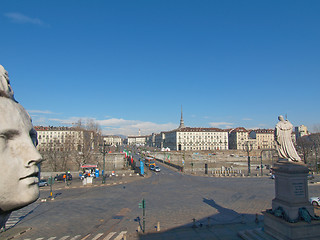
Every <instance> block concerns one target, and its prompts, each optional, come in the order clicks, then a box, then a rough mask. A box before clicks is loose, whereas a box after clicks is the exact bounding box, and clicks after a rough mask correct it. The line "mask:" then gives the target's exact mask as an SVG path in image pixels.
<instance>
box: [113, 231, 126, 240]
mask: <svg viewBox="0 0 320 240" xmlns="http://www.w3.org/2000/svg"><path fill="white" fill-rule="evenodd" d="M126 233H127V231H122V232H121V233H120V234H119V235H118V236H117V237H116V238H115V239H114V240H121V239H122V237H123V235H125V234H126Z"/></svg>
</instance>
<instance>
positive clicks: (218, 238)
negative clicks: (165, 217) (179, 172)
mask: <svg viewBox="0 0 320 240" xmlns="http://www.w3.org/2000/svg"><path fill="white" fill-rule="evenodd" d="M262 227H263V222H259V223H255V222H250V223H232V224H219V225H209V226H208V225H203V226H202V227H200V226H197V227H195V228H194V227H192V226H182V227H178V228H174V229H171V230H167V231H163V232H161V231H160V232H153V233H146V234H141V235H139V236H138V238H137V239H141V240H161V239H166V240H185V239H192V240H206V239H208V240H209V239H210V240H236V239H239V240H240V239H242V238H241V237H240V236H238V232H240V231H243V230H249V229H256V228H262Z"/></svg>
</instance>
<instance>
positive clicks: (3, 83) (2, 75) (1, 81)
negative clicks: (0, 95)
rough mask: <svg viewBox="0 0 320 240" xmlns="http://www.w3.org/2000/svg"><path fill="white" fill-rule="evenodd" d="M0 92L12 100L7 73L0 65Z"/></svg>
mask: <svg viewBox="0 0 320 240" xmlns="http://www.w3.org/2000/svg"><path fill="white" fill-rule="evenodd" d="M0 90H1V91H4V92H5V93H6V94H7V95H8V96H9V97H11V98H13V90H12V88H11V85H10V81H9V77H8V72H7V71H6V70H5V69H4V68H3V67H2V66H1V65H0Z"/></svg>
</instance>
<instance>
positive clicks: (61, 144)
mask: <svg viewBox="0 0 320 240" xmlns="http://www.w3.org/2000/svg"><path fill="white" fill-rule="evenodd" d="M35 130H36V131H37V133H38V142H39V143H38V147H37V148H38V150H39V151H51V150H55V151H61V152H63V151H78V152H83V151H84V149H85V148H88V147H91V149H94V148H95V146H94V144H95V143H94V141H93V138H94V134H93V132H91V131H86V130H79V129H76V128H72V127H41V126H36V127H35ZM90 140H91V141H90ZM85 143H87V144H85ZM88 143H89V146H88Z"/></svg>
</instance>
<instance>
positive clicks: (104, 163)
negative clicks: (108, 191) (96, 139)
mask: <svg viewBox="0 0 320 240" xmlns="http://www.w3.org/2000/svg"><path fill="white" fill-rule="evenodd" d="M100 146H101V145H100ZM106 146H107V145H106V144H105V143H104V142H103V144H102V154H103V169H102V172H103V173H102V184H105V183H106V173H105V171H106Z"/></svg>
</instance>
